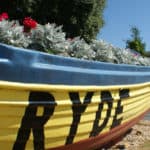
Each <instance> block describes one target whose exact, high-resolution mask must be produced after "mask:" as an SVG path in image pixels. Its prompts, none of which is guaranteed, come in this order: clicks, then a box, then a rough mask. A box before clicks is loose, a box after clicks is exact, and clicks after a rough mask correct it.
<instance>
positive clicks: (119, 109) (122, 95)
mask: <svg viewBox="0 0 150 150" xmlns="http://www.w3.org/2000/svg"><path fill="white" fill-rule="evenodd" d="M119 96H120V100H119V101H118V102H117V108H116V110H115V115H114V117H113V123H112V126H111V129H112V128H114V127H116V126H118V125H120V124H121V122H122V119H123V118H122V117H121V118H119V119H118V118H117V116H118V115H119V114H122V113H123V106H121V99H123V98H128V97H129V89H123V90H120V91H119Z"/></svg>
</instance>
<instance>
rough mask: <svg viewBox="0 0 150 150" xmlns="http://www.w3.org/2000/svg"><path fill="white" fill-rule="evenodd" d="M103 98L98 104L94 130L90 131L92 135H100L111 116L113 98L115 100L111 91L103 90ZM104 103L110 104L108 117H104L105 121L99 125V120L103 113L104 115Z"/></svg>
mask: <svg viewBox="0 0 150 150" xmlns="http://www.w3.org/2000/svg"><path fill="white" fill-rule="evenodd" d="M101 100H102V102H100V104H99V106H98V111H97V112H96V116H95V120H94V123H93V128H92V131H91V133H90V137H92V136H96V135H98V134H99V133H100V132H101V131H102V130H103V129H104V128H105V127H106V125H107V123H108V120H109V118H110V116H111V109H112V100H113V98H112V96H111V93H110V92H109V91H102V92H101ZM104 104H107V105H108V109H107V112H106V117H105V118H104V121H103V123H102V124H101V125H100V126H99V121H100V120H101V119H102V117H101V115H102V111H103V107H104Z"/></svg>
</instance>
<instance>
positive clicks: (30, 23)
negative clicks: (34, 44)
mask: <svg viewBox="0 0 150 150" xmlns="http://www.w3.org/2000/svg"><path fill="white" fill-rule="evenodd" d="M23 25H24V32H30V30H31V29H34V28H36V26H37V22H36V21H35V20H33V19H32V18H30V17H26V18H24V20H23Z"/></svg>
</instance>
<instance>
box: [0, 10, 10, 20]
mask: <svg viewBox="0 0 150 150" xmlns="http://www.w3.org/2000/svg"><path fill="white" fill-rule="evenodd" d="M8 18H9V17H8V14H7V13H6V12H3V13H2V14H0V21H2V20H5V19H8Z"/></svg>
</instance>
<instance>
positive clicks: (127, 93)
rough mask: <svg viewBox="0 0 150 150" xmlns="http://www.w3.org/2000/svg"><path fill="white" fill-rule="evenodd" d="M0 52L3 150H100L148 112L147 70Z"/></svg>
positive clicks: (149, 76) (14, 50)
mask: <svg viewBox="0 0 150 150" xmlns="http://www.w3.org/2000/svg"><path fill="white" fill-rule="evenodd" d="M0 51H1V54H0V68H1V69H2V70H3V71H2V73H1V75H0V121H1V124H0V133H1V134H0V146H1V147H3V149H5V150H10V149H13V150H18V149H19V150H22V149H27V150H30V149H31V150H32V149H34V150H39V149H40V150H41V149H49V150H55V149H57V150H70V149H71V150H76V149H79V150H92V149H96V148H100V147H101V148H102V147H104V146H106V145H108V144H110V143H111V142H112V141H114V140H116V139H117V138H118V137H120V136H121V135H123V134H124V133H125V132H126V131H127V130H128V129H130V128H131V127H132V126H133V125H134V124H135V123H137V122H138V121H139V120H140V119H141V118H142V117H143V116H144V115H145V114H146V113H148V112H149V111H150V101H149V96H150V82H149V81H150V73H149V71H150V68H149V67H136V66H128V65H119V66H117V65H113V64H105V63H93V62H88V61H79V60H76V59H66V58H62V57H57V56H51V55H46V54H43V53H38V52H28V51H26V50H20V49H17V48H14V47H10V46H7V45H3V44H2V45H0ZM48 58H49V59H48ZM18 59H19V60H18ZM99 66H100V67H99ZM93 67H95V68H94V69H93ZM41 72H42V73H41ZM55 77H56V78H55ZM80 77H81V78H80ZM84 77H85V78H84ZM95 77H97V78H95ZM110 78H111V79H110ZM92 81H93V82H92Z"/></svg>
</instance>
